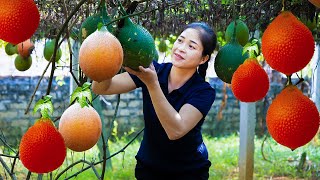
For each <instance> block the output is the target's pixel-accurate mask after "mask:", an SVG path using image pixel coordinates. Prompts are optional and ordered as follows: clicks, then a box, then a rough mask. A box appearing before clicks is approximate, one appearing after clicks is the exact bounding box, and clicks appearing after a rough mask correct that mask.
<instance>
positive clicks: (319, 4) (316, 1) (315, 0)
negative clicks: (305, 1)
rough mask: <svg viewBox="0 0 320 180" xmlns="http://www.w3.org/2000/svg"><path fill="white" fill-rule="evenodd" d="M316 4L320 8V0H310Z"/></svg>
mask: <svg viewBox="0 0 320 180" xmlns="http://www.w3.org/2000/svg"><path fill="white" fill-rule="evenodd" d="M309 2H311V3H312V4H313V5H314V6H316V7H317V8H320V0H309Z"/></svg>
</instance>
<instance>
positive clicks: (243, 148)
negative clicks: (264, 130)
mask: <svg viewBox="0 0 320 180" xmlns="http://www.w3.org/2000/svg"><path fill="white" fill-rule="evenodd" d="M255 126H256V103H243V102H241V103H240V149H239V179H240V180H251V179H253V169H254V130H255Z"/></svg>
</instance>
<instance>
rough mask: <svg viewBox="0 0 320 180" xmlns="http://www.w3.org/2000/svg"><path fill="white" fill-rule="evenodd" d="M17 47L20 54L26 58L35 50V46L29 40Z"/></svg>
mask: <svg viewBox="0 0 320 180" xmlns="http://www.w3.org/2000/svg"><path fill="white" fill-rule="evenodd" d="M17 46H18V53H19V54H20V56H22V57H24V58H26V57H29V56H30V54H31V52H32V51H33V49H34V44H33V43H32V42H31V40H30V39H27V40H25V41H23V42H21V43H19V44H18V45H17Z"/></svg>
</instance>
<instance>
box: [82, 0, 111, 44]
mask: <svg viewBox="0 0 320 180" xmlns="http://www.w3.org/2000/svg"><path fill="white" fill-rule="evenodd" d="M110 21H111V19H110V17H109V16H108V14H107V10H106V4H105V1H102V2H101V7H100V12H98V13H97V14H94V15H92V16H89V17H88V18H87V19H86V20H85V21H84V22H83V23H82V24H81V27H80V31H79V40H80V43H82V42H83V41H84V40H85V39H86V38H87V37H88V36H89V35H90V34H92V33H93V32H95V31H96V30H97V28H98V25H99V24H100V23H101V24H103V25H106V24H107V23H109V22H110ZM107 27H108V31H109V32H111V33H112V32H113V27H112V25H111V24H110V25H108V26H107Z"/></svg>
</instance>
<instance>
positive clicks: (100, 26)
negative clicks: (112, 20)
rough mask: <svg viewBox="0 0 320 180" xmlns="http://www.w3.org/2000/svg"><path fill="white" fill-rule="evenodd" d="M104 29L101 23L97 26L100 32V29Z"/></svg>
mask: <svg viewBox="0 0 320 180" xmlns="http://www.w3.org/2000/svg"><path fill="white" fill-rule="evenodd" d="M102 27H103V23H102V22H99V24H98V25H97V29H98V31H100V29H101V28H102Z"/></svg>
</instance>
